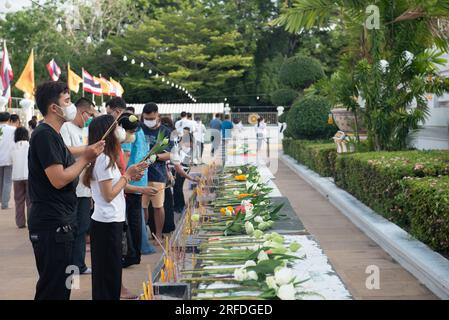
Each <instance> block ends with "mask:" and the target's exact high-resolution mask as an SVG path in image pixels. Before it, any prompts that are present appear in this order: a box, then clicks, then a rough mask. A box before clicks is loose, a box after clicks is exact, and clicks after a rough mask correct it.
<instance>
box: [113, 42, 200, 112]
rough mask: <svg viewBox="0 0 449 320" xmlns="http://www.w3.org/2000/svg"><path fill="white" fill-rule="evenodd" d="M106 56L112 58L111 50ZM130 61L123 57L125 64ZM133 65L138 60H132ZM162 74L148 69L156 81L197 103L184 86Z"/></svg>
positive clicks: (142, 64)
mask: <svg viewBox="0 0 449 320" xmlns="http://www.w3.org/2000/svg"><path fill="white" fill-rule="evenodd" d="M106 55H108V56H110V55H112V51H111V49H108V50H107V51H106ZM128 60H129V59H128V56H127V55H126V54H125V55H124V56H123V62H127V61H128ZM131 64H132V65H135V64H136V60H135V59H131ZM140 67H141V68H145V64H144V63H143V62H141V63H140ZM160 73H161V74H159V73H158V72H156V73H155V72H153V70H152V69H151V68H149V69H148V74H149V75H150V76H154V78H155V79H159V80H160V81H161V82H162V83H163V84H166V85H168V86H169V87H172V88H173V89H177V90H180V91H181V92H183V93H184V94H185V95H186V96H187V97H188V98H189V99H190V100H191V101H192V102H195V103H196V102H197V99H196V98H195V97H194V96H193V95H192V94H191V93H190V92H189V91H188V90H187V89H186V88H185V87H183V86H181V85H179V84H177V83H175V82H173V81H170V80H168V79H166V76H165V75H164V74H163V73H162V72H160Z"/></svg>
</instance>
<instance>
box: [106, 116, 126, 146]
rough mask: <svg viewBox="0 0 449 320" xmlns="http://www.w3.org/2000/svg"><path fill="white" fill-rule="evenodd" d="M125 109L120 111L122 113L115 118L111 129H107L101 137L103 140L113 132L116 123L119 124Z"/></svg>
mask: <svg viewBox="0 0 449 320" xmlns="http://www.w3.org/2000/svg"><path fill="white" fill-rule="evenodd" d="M124 111H125V110H122V111H120V114H119V115H118V117H117V119H115V120H114V122H113V123H112V124H111V126H110V127H109V129H108V130H107V131H106V133H105V134H104V135H103V137H102V138H101V140H104V139H106V137H107V136H108V135H109V134H110V133H111V132H112V129H114V128H115V125H117V124H118V119H120V116H121V115H122V114H123V112H124Z"/></svg>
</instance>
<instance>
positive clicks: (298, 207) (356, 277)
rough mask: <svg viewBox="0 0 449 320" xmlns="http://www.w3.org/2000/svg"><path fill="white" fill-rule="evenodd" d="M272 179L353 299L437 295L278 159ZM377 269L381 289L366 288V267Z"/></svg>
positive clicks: (426, 297)
mask: <svg viewBox="0 0 449 320" xmlns="http://www.w3.org/2000/svg"><path fill="white" fill-rule="evenodd" d="M275 176H276V180H275V183H276V185H277V186H278V188H279V189H280V190H281V192H282V194H283V195H284V196H285V197H288V199H289V200H290V202H291V205H292V207H293V209H295V211H296V213H297V214H298V216H299V218H300V219H301V221H302V222H303V224H304V226H305V227H306V229H307V230H308V231H309V232H310V233H311V234H312V235H313V236H314V237H315V238H316V239H317V240H318V242H319V243H320V246H321V248H322V249H323V251H324V252H325V254H326V255H327V256H328V257H329V260H330V262H331V264H332V265H333V267H334V269H335V271H336V272H337V273H338V275H339V276H340V277H341V279H342V281H343V283H344V284H345V285H346V287H347V289H348V290H349V292H350V293H351V294H352V295H353V297H354V298H355V299H437V297H436V296H434V295H433V294H432V293H431V292H430V291H429V290H428V289H427V288H426V287H425V286H423V285H422V284H420V283H419V281H418V280H417V279H416V278H415V277H413V275H411V274H410V273H409V272H408V271H406V270H405V269H403V268H402V267H401V266H400V265H399V264H398V263H396V262H395V261H394V260H393V259H392V258H391V256H390V255H388V254H387V253H385V252H384V251H383V250H382V249H381V248H380V247H379V246H378V245H377V244H376V243H374V242H373V241H372V240H371V239H369V238H368V237H367V236H366V235H365V234H364V233H362V231H360V230H359V229H358V228H357V227H356V226H355V225H353V224H352V223H351V221H350V220H349V219H348V218H346V217H345V216H344V215H343V214H342V213H341V212H340V211H338V209H336V208H335V207H334V206H333V205H332V204H331V203H330V202H328V201H327V199H326V198H325V197H323V196H322V195H321V194H320V193H318V192H317V191H315V189H313V188H312V187H311V186H310V185H309V184H308V183H307V182H306V181H304V180H302V179H301V178H300V177H299V176H298V175H296V174H295V173H294V172H293V171H292V170H290V169H289V168H288V167H287V166H286V165H285V164H284V163H282V162H281V161H279V165H278V171H277V173H275ZM371 265H376V266H378V267H379V269H380V289H379V290H369V289H367V288H366V285H365V283H366V279H367V277H368V276H369V274H367V273H365V271H366V268H367V267H368V266H371Z"/></svg>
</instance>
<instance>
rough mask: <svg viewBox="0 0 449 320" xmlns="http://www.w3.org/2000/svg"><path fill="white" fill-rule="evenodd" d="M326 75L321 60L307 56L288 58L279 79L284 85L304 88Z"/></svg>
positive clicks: (297, 88)
mask: <svg viewBox="0 0 449 320" xmlns="http://www.w3.org/2000/svg"><path fill="white" fill-rule="evenodd" d="M323 77H324V71H323V68H322V66H321V64H320V62H319V61H318V60H316V59H314V58H311V57H306V56H295V57H291V58H289V59H287V60H286V61H285V62H284V64H283V65H282V67H281V70H280V72H279V79H280V81H281V83H283V84H284V85H286V86H288V87H290V88H292V89H294V90H304V89H305V88H308V87H309V86H311V85H312V84H313V83H315V82H316V81H318V80H320V79H321V78H323Z"/></svg>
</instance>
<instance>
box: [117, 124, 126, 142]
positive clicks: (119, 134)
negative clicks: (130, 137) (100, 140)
mask: <svg viewBox="0 0 449 320" xmlns="http://www.w3.org/2000/svg"><path fill="white" fill-rule="evenodd" d="M115 136H116V137H117V139H118V141H119V142H120V143H123V142H125V140H126V130H125V129H123V128H122V127H118V128H117V129H115Z"/></svg>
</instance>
